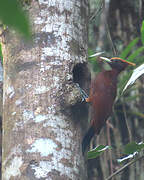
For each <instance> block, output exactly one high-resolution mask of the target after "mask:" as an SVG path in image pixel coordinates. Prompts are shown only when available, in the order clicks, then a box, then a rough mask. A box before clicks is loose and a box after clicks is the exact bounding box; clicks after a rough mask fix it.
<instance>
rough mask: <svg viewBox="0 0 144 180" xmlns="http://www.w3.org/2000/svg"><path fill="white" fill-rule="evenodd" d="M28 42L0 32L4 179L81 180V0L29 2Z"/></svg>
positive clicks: (84, 73)
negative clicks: (30, 37) (0, 44)
mask: <svg viewBox="0 0 144 180" xmlns="http://www.w3.org/2000/svg"><path fill="white" fill-rule="evenodd" d="M29 14H30V18H31V26H32V29H33V42H31V43H30V42H29V43H28V42H25V41H24V40H23V39H21V38H18V37H17V36H16V34H15V32H11V33H9V32H7V33H5V34H4V36H3V37H2V43H3V44H2V49H3V57H4V88H3V91H4V100H3V109H4V112H3V155H2V162H3V165H2V179H3V180H9V179H11V180H12V179H17V180H34V179H41V180H42V179H49V180H51V179H54V180H56V179H58V180H60V179H62V180H64V179H65V180H70V179H75V180H76V179H83V180H84V179H86V170H85V165H84V160H83V158H82V153H81V139H82V136H83V132H82V131H83V128H85V125H84V124H86V122H87V116H88V112H87V107H86V105H85V104H84V103H81V102H80V93H79V90H78V89H77V87H76V85H75V82H78V83H79V84H80V86H81V87H82V88H84V89H85V87H86V86H87V84H86V83H87V82H88V78H89V77H88V69H87V63H86V59H87V55H86V54H87V17H88V4H87V1H84V0H83V1H81V0H72V1H71V0H51V1H49V0H47V1H46V0H45V1H39V2H38V1H32V2H31V5H30V7H29Z"/></svg>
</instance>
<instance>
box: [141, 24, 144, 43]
mask: <svg viewBox="0 0 144 180" xmlns="http://www.w3.org/2000/svg"><path fill="white" fill-rule="evenodd" d="M141 41H142V44H143V45H144V21H143V22H142V26H141Z"/></svg>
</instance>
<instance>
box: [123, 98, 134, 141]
mask: <svg viewBox="0 0 144 180" xmlns="http://www.w3.org/2000/svg"><path fill="white" fill-rule="evenodd" d="M122 101H123V103H122V108H123V112H124V117H125V122H126V126H127V129H128V134H129V141H130V142H131V141H132V133H131V129H130V126H129V123H128V119H127V114H126V108H125V101H124V98H122Z"/></svg>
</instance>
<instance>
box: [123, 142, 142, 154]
mask: <svg viewBox="0 0 144 180" xmlns="http://www.w3.org/2000/svg"><path fill="white" fill-rule="evenodd" d="M143 149H144V143H136V142H131V143H129V144H127V145H126V146H125V148H124V153H125V154H127V155H129V154H133V153H135V152H140V151H141V150H143Z"/></svg>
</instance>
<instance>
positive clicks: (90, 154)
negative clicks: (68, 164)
mask: <svg viewBox="0 0 144 180" xmlns="http://www.w3.org/2000/svg"><path fill="white" fill-rule="evenodd" d="M108 148H110V147H109V146H104V145H99V146H97V147H96V148H95V149H92V150H91V151H88V153H87V158H88V159H94V158H97V157H98V156H99V155H100V154H101V153H103V152H104V151H105V150H106V149H108Z"/></svg>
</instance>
